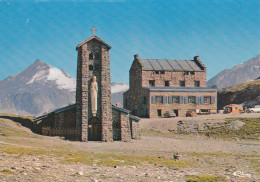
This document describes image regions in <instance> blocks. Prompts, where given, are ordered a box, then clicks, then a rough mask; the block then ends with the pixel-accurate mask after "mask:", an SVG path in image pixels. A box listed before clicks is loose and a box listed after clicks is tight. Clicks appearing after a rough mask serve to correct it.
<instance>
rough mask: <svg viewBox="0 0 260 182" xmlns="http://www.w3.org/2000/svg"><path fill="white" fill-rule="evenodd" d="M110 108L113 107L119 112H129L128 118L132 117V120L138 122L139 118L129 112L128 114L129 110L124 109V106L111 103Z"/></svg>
mask: <svg viewBox="0 0 260 182" xmlns="http://www.w3.org/2000/svg"><path fill="white" fill-rule="evenodd" d="M112 109H115V110H117V111H119V112H123V113H125V114H129V118H130V119H132V120H133V121H135V122H139V120H140V118H139V117H137V116H134V115H131V114H130V112H131V111H129V110H127V109H125V108H122V107H117V106H115V105H112Z"/></svg>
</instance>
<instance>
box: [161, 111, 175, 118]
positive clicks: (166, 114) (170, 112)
mask: <svg viewBox="0 0 260 182" xmlns="http://www.w3.org/2000/svg"><path fill="white" fill-rule="evenodd" d="M164 117H165V118H174V117H176V114H175V113H174V112H173V111H167V112H166V113H164Z"/></svg>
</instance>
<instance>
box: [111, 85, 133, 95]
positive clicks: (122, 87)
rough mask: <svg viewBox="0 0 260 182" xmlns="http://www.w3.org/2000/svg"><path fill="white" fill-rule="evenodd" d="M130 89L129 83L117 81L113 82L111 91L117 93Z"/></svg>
mask: <svg viewBox="0 0 260 182" xmlns="http://www.w3.org/2000/svg"><path fill="white" fill-rule="evenodd" d="M128 89H129V85H128V84H126V83H115V84H111V92H112V93H117V92H124V91H127V90H128Z"/></svg>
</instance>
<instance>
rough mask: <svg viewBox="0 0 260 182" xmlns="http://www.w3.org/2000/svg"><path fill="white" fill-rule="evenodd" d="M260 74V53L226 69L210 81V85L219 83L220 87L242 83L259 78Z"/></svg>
mask: <svg viewBox="0 0 260 182" xmlns="http://www.w3.org/2000/svg"><path fill="white" fill-rule="evenodd" d="M259 75H260V55H257V56H256V57H254V58H252V59H250V60H248V61H246V62H244V63H242V64H239V65H237V66H235V67H233V68H232V69H225V70H223V71H221V72H220V73H218V74H217V75H216V76H214V77H213V78H211V79H210V80H209V81H208V85H209V86H212V85H217V87H218V89H219V90H221V89H223V88H227V87H230V86H232V85H235V84H241V83H244V82H247V81H250V80H254V79H256V78H258V77H259Z"/></svg>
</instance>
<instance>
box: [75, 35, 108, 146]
mask: <svg viewBox="0 0 260 182" xmlns="http://www.w3.org/2000/svg"><path fill="white" fill-rule="evenodd" d="M91 53H92V54H93V59H92V58H91V57H90V56H89V55H90V54H91ZM90 67H92V69H90ZM93 75H94V76H96V78H97V83H98V94H97V95H98V97H97V99H98V110H97V116H96V117H97V118H99V119H100V122H101V127H102V129H101V132H102V133H101V139H102V141H111V140H112V105H111V83H110V60H109V48H108V47H107V46H106V45H104V44H103V43H102V42H100V41H98V40H96V39H95V38H93V39H90V40H89V41H88V42H86V43H85V44H83V45H82V46H81V47H79V48H78V67H77V89H76V106H77V114H76V120H77V128H78V127H81V140H82V141H87V140H88V121H89V119H90V118H91V117H93V116H92V112H91V104H90V103H91V102H90V92H89V88H90V84H91V81H92V77H93Z"/></svg>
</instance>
